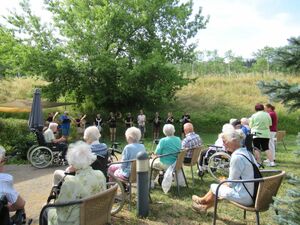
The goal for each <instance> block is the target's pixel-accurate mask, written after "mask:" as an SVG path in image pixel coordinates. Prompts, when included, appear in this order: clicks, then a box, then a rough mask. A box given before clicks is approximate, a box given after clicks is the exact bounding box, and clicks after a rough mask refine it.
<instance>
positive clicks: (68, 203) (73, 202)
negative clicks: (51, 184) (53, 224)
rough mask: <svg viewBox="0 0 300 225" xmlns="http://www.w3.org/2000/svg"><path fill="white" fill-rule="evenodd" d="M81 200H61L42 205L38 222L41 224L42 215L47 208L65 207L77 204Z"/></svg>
mask: <svg viewBox="0 0 300 225" xmlns="http://www.w3.org/2000/svg"><path fill="white" fill-rule="evenodd" d="M82 202H83V201H82V200H74V201H69V202H61V203H53V204H52V203H51V204H47V205H44V206H43V208H42V210H41V212H40V217H39V224H40V225H43V224H44V223H43V215H44V213H45V211H46V209H48V208H59V207H65V206H71V205H78V204H81V203H82Z"/></svg>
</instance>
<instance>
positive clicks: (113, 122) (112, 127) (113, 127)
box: [107, 112, 117, 142]
mask: <svg viewBox="0 0 300 225" xmlns="http://www.w3.org/2000/svg"><path fill="white" fill-rule="evenodd" d="M107 123H108V126H109V132H110V141H111V142H115V141H116V133H117V118H116V115H115V114H114V113H113V112H110V113H109V117H108V120H107Z"/></svg>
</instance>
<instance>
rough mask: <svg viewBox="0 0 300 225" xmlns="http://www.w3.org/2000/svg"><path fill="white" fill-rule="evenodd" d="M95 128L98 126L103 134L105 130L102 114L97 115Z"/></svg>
mask: <svg viewBox="0 0 300 225" xmlns="http://www.w3.org/2000/svg"><path fill="white" fill-rule="evenodd" d="M94 126H96V127H97V128H98V130H99V132H100V133H101V132H102V130H103V118H102V117H101V114H100V113H98V114H97V115H96V118H95V121H94Z"/></svg>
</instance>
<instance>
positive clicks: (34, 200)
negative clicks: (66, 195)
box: [5, 165, 65, 225]
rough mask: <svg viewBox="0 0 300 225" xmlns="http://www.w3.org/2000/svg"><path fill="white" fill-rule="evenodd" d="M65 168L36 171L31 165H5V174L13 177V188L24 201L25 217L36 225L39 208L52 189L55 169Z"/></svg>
mask: <svg viewBox="0 0 300 225" xmlns="http://www.w3.org/2000/svg"><path fill="white" fill-rule="evenodd" d="M64 168H65V167H49V168H46V169H37V168H34V167H32V166H31V165H6V166H5V170H6V172H7V173H9V174H11V175H13V177H14V187H15V189H16V190H17V191H18V192H19V193H20V194H21V196H22V197H23V198H24V199H25V201H26V206H25V209H26V215H27V217H28V218H32V219H33V223H32V224H34V225H38V218H39V213H40V211H41V208H42V207H43V205H44V204H45V203H46V201H47V198H48V195H49V193H50V189H51V187H52V175H53V172H54V171H55V170H56V169H64Z"/></svg>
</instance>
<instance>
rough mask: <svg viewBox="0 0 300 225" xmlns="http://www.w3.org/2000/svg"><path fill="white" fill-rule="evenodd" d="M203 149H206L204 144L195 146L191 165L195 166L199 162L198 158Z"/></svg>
mask: <svg viewBox="0 0 300 225" xmlns="http://www.w3.org/2000/svg"><path fill="white" fill-rule="evenodd" d="M203 149H204V147H203V146H201V147H198V148H194V149H193V153H192V159H191V163H190V165H192V166H194V165H196V164H197V162H198V159H199V155H200V152H201V151H202V150H203Z"/></svg>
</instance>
